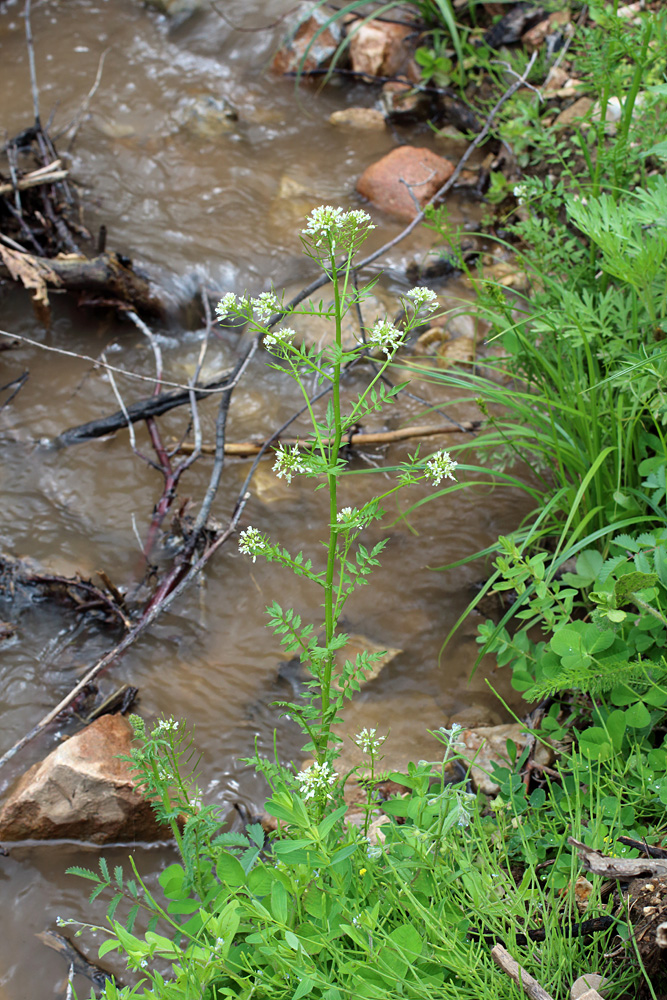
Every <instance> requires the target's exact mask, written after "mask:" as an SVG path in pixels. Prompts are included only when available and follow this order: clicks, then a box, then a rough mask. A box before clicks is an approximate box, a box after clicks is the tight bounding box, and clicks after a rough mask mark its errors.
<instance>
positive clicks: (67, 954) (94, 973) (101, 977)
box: [35, 931, 122, 990]
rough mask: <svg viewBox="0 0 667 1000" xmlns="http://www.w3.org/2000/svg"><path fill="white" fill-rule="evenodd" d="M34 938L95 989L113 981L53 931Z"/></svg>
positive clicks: (113, 977) (106, 973)
mask: <svg viewBox="0 0 667 1000" xmlns="http://www.w3.org/2000/svg"><path fill="white" fill-rule="evenodd" d="M35 937H37V938H39V940H40V941H41V942H42V944H45V945H46V946H47V948H53V950H54V951H57V952H58V954H59V955H62V956H63V958H64V959H66V960H67V962H68V963H69V965H70V967H72V968H73V970H74V973H75V974H76V975H78V976H85V977H86V979H89V980H90V982H91V983H92V984H93V986H95V987H96V989H98V990H103V989H104V987H105V986H106V984H107V982H111V981H112V980H114V979H115V976H112V975H111V973H110V972H106V971H105V970H104V969H101V968H100V967H99V965H94V964H93V963H92V962H89V961H88V959H87V958H86V956H85V955H83V954H82V953H81V952H80V951H79V949H78V948H76V947H75V946H74V945H73V944H72V942H71V941H68V939H67V938H66V937H64V936H63V935H62V934H56V932H55V931H42V933H41V934H36V935H35ZM115 982H116V985H117V986H121V985H122V984H121V983H120V982H119V981H118V980H117V979H115Z"/></svg>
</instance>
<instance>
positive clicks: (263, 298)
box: [250, 292, 280, 320]
mask: <svg viewBox="0 0 667 1000" xmlns="http://www.w3.org/2000/svg"><path fill="white" fill-rule="evenodd" d="M250 305H251V306H252V309H253V312H254V313H256V314H257V316H258V317H259V319H261V320H267V319H271V317H272V316H273V314H274V313H275V312H278V310H279V309H280V302H278V299H277V298H276V296H275V294H274V293H273V292H261V293H260V294H259V295H258V296H257V298H256V299H250Z"/></svg>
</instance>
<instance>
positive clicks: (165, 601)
mask: <svg viewBox="0 0 667 1000" xmlns="http://www.w3.org/2000/svg"><path fill="white" fill-rule="evenodd" d="M246 500H247V497H243V498H242V499H241V500H240V501H239V502H238V503H237V505H236V510H235V511H234V514H233V515H232V518H231V520H230V522H229V524H228V526H227V528H226V529H225V531H223V532H222V533H221V534H220V535H218V536H217V537H216V538H215V540H214V541H213V542H212V543H211V544H210V545H209V546H208V547H207V548H206V550H205V551H204V552H203V554H202V555H201V556H200V558H199V559H198V560H197V562H196V563H195V564H194V565H192V566H191V568H190V570H189V571H188V573H187V574H186V575H185V576H184V577H183V579H182V580H181V581H180V583H178V585H177V586H176V587H174V589H173V590H172V591H171V592H170V593H169V594H167V595H166V596H165V597H163V598H162V600H161V601H160V603H158V604H153V605H152V607H151V608H150V609H149V610H148V611H147V612H146V614H145V615H144V616H143V617H142V618H141V620H140V621H139V622H138V623H137V624H136V625H135V626H134V628H133V629H132V630H131V631H130V632H128V633H127V635H125V636H124V637H123V638H122V639H121V641H120V642H119V643H118V645H117V646H114V648H113V649H111V650H110V651H109V652H108V653H105V655H104V656H103V657H101V659H99V660H98V661H97V663H95V665H94V666H93V667H91V669H90V670H89V671H88V673H87V674H86V675H85V676H84V677H82V678H81V680H80V681H79V682H78V684H76V685H75V687H73V688H72V690H71V691H70V692H69V694H67V695H66V696H65V697H64V698H63V699H62V701H60V702H59V703H58V704H57V705H56V707H55V708H53V709H51V711H50V712H48V713H47V714H46V715H45V716H44V717H43V718H42V719H41V720H40V721H39V722H38V723H37V725H36V726H33V728H32V729H31V730H30V732H29V733H26V734H25V736H22V737H21V739H20V740H17V742H16V743H14V745H13V746H11V747H10V748H9V750H7V752H6V753H4V754H3V755H2V757H0V767H3V766H4V765H5V764H7V763H8V762H9V761H10V760H11V759H12V757H14V756H15V755H16V754H17V753H18V751H19V750H22V749H23V747H25V746H27V745H28V743H31V742H32V741H33V740H34V739H35V737H36V736H39V734H40V733H41V732H43V731H44V730H45V729H46V727H47V726H48V725H50V724H51V723H52V722H53V721H54V720H55V719H56V718H57V717H58V716H59V715H60V713H61V712H64V711H65V709H66V708H69V706H70V705H71V703H72V701H74V699H75V698H76V696H77V695H78V694H80V693H81V692H82V691H83V690H84V688H86V687H87V685H88V684H90V683H91V682H92V681H93V680H95V678H96V677H98V676H99V675H100V674H101V673H102V671H104V670H105V669H106V668H107V667H109V666H111V664H112V663H113V662H114V661H115V660H117V659H118V657H119V656H121V655H122V654H123V653H124V652H125V651H126V650H127V649H129V647H130V646H131V645H132V644H133V643H135V642H136V641H137V639H138V638H139V636H140V635H142V634H143V633H144V632H145V631H146V629H147V628H149V626H151V625H152V624H153V622H154V621H155V619H156V618H158V617H159V615H160V614H161V613H162V612H163V611H166V610H167V608H168V607H170V605H171V604H172V603H173V602H174V601H175V600H176V598H177V597H180V595H181V594H182V593H183V591H184V590H186V589H187V587H188V586H189V584H190V583H191V582H192V581H193V580H196V579H197V577H198V576H199V574H200V573H201V571H202V569H203V568H204V566H205V565H206V563H207V562H208V560H209V559H210V558H211V556H212V555H213V553H214V552H216V551H217V550H218V549H219V548H220V546H221V545H222V544H223V543H224V542H225V541H226V540H227V539H228V538H229V537H230V535H232V534H233V533H234V531H235V530H236V525H237V524H238V521H239V518H240V517H241V514H242V513H243V508H244V507H245V504H246Z"/></svg>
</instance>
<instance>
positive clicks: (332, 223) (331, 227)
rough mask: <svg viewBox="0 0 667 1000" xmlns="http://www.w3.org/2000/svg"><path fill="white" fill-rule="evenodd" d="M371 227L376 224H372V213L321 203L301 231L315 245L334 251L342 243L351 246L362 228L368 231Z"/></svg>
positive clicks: (347, 246)
mask: <svg viewBox="0 0 667 1000" xmlns="http://www.w3.org/2000/svg"><path fill="white" fill-rule="evenodd" d="M371 229H375V226H374V225H372V224H371V218H370V215H368V214H367V213H366V212H364V211H362V210H361V209H355V210H354V211H352V212H344V211H343V209H342V208H334V207H333V205H320V206H319V208H314V209H313V211H312V212H311V213H310V215H309V216H308V219H307V220H306V226H305V228H304V229H302V230H301V233H302V235H303V236H305V237H306V239H307V240H308V241H309V242H310V243H312V245H313V246H314V247H322V246H324V247H325V249H326V250H330V251H331V252H332V253H334V252H335V251H336V250H337V248H338V247H339V245H341V244H342V245H343V246H344V247H346V248H348V249H349V248H351V247H352V246H353V245H354V242H355V239H356V238H357V236H358V234H359V232H360V231H361V230H365V231H366V232H368V231H369V230H371Z"/></svg>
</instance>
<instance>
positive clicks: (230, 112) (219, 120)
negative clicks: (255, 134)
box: [177, 94, 239, 139]
mask: <svg viewBox="0 0 667 1000" xmlns="http://www.w3.org/2000/svg"><path fill="white" fill-rule="evenodd" d="M177 117H179V118H180V124H181V127H182V128H183V129H184V130H185V131H186V132H189V133H190V135H192V136H195V137H196V138H198V139H217V138H218V136H221V135H225V134H226V133H228V132H230V131H232V130H233V129H234V128H235V126H236V123H237V121H238V117H239V116H238V114H237V112H236V109H235V108H234V107H232V105H231V104H230V102H229V101H228V100H227V98H226V97H216V96H215V95H214V94H202V95H201V96H200V97H197V98H196V99H195V100H193V101H190V102H188V103H187V104H185V105H184V106H183V107H182V108H181V109H180V114H179V115H178V116H177Z"/></svg>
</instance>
